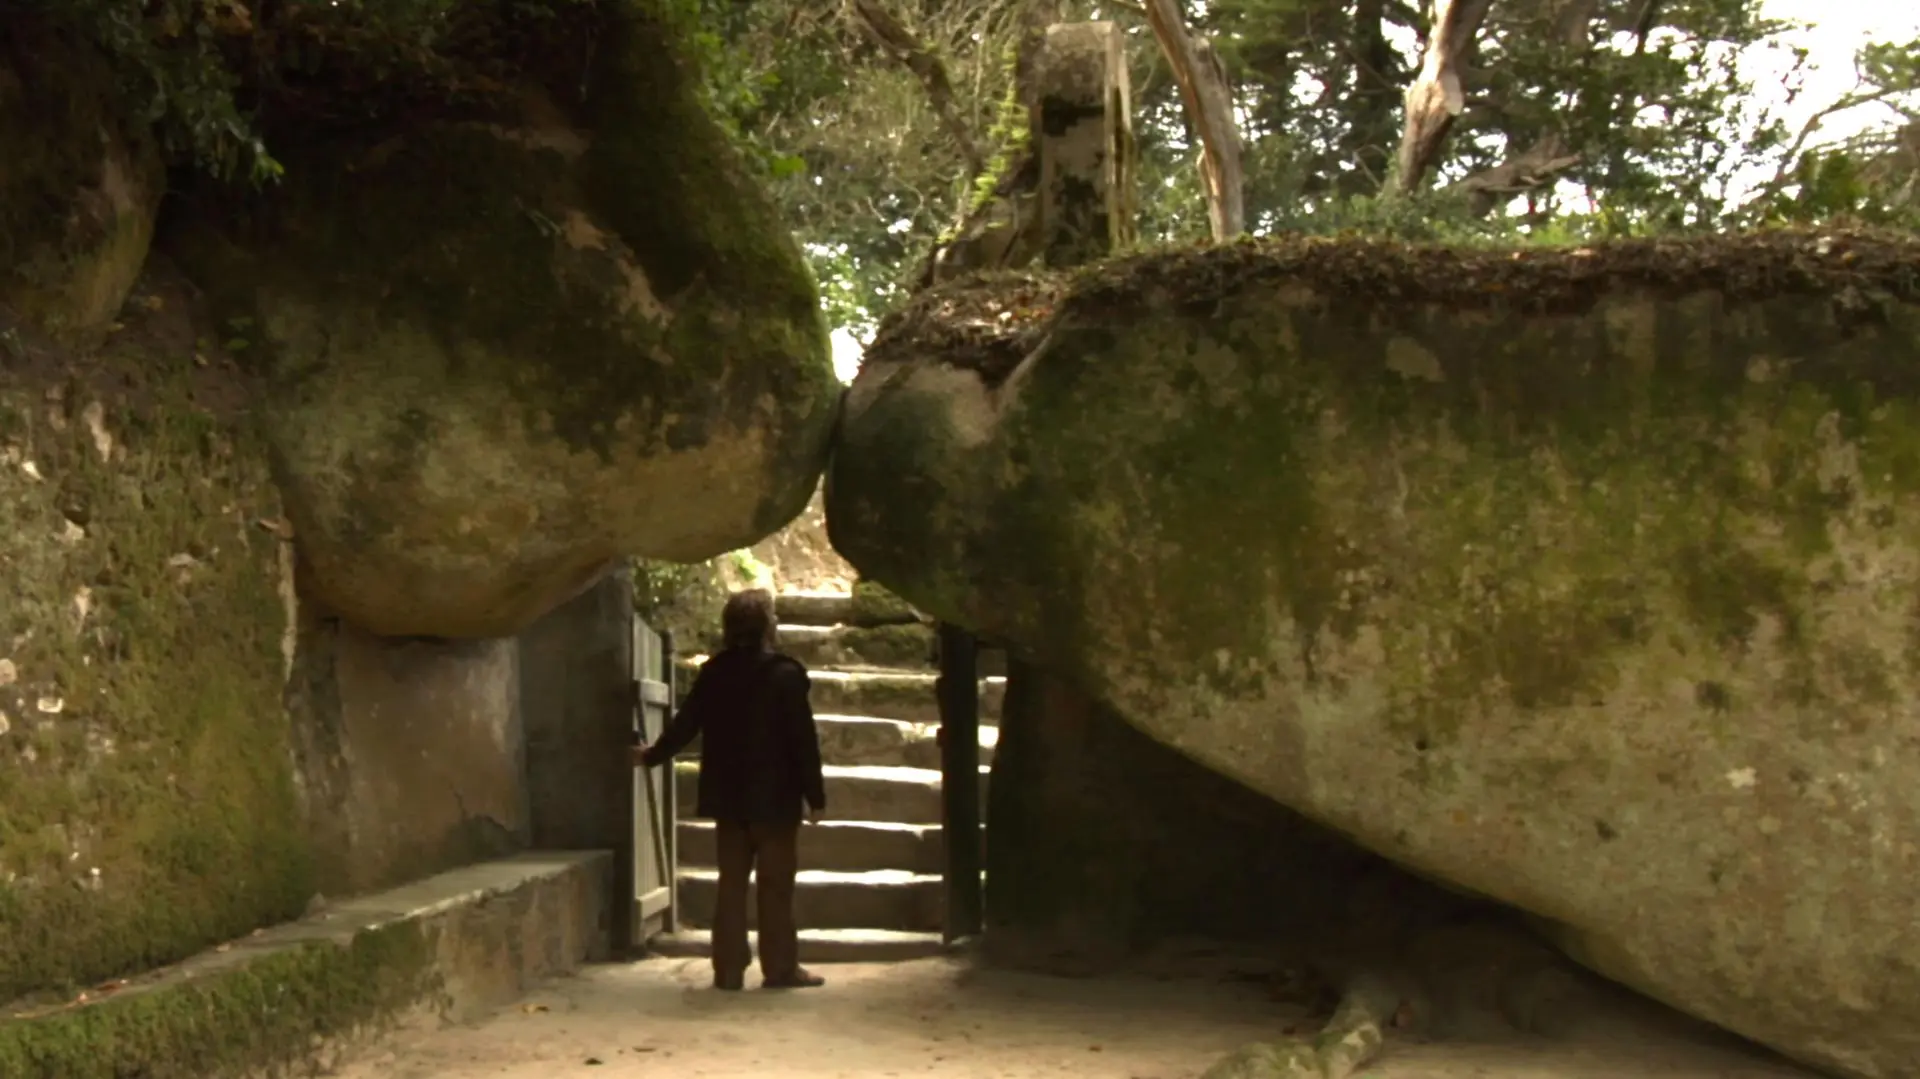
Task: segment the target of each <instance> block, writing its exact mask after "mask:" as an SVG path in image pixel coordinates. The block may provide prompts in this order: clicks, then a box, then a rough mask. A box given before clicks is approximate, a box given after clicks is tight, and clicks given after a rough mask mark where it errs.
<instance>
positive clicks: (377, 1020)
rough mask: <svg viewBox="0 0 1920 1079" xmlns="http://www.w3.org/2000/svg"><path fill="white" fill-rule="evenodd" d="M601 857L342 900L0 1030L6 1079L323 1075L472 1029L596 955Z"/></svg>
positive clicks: (568, 855) (451, 875)
mask: <svg viewBox="0 0 1920 1079" xmlns="http://www.w3.org/2000/svg"><path fill="white" fill-rule="evenodd" d="M611 874H612V858H611V856H610V855H609V854H607V853H605V852H597V851H595V852H538V853H532V854H526V855H521V856H518V857H514V858H508V859H504V860H501V861H496V862H487V863H483V864H481V865H475V866H469V867H467V868H464V869H457V870H453V871H451V872H448V873H443V874H440V875H439V876H435V877H430V878H427V879H426V880H423V881H419V882H417V883H414V884H410V885H406V886H404V887H401V888H396V889H394V890H392V891H389V892H383V893H379V894H376V895H371V896H366V897H363V898H359V899H352V900H343V901H341V902H340V903H338V904H336V905H333V906H330V907H328V908H326V909H325V910H324V911H322V912H320V913H318V914H316V915H314V916H312V917H309V918H305V919H302V920H301V921H298V922H291V923H288V924H285V925H280V926H275V927H273V928H270V929H265V930H261V931H259V932H256V933H255V934H253V935H252V936H250V937H246V938H244V939H242V940H238V941H234V942H232V943H231V944H228V945H223V946H221V947H220V948H217V949H215V950H213V951H210V952H203V953H202V954H200V955H198V956H196V957H194V958H192V959H189V960H187V961H185V962H183V963H180V964H178V965H175V966H172V967H168V968H164V969H162V970H159V971H156V972H153V973H152V974H149V975H144V976H142V977H139V978H136V979H134V980H133V981H131V982H130V983H129V984H127V985H126V986H124V987H123V988H120V989H119V990H118V991H117V992H114V993H113V994H112V995H111V996H104V997H100V998H98V999H97V1000H96V1001H95V1002H92V1003H88V1004H84V1005H81V1006H77V1007H76V1006H66V1007H60V1008H55V1009H49V1010H46V1011H40V1012H27V1013H23V1014H18V1015H15V1016H13V1017H12V1018H9V1019H5V1020H0V1076H6V1077H7V1079H106V1077H113V1076H125V1075H139V1076H141V1077H142V1079H269V1077H271V1079H279V1077H282V1076H291V1075H313V1074H325V1073H327V1072H328V1071H330V1070H331V1069H334V1068H337V1067H339V1066H340V1065H341V1064H343V1063H345V1062H346V1061H348V1060H350V1059H352V1058H353V1057H354V1056H355V1055H357V1054H358V1053H360V1052H362V1051H364V1050H365V1049H367V1048H368V1047H369V1046H370V1045H371V1043H372V1042H374V1041H375V1040H376V1039H378V1038H380V1037H382V1036H384V1035H386V1034H389V1033H391V1032H393V1031H394V1030H397V1029H401V1028H406V1027H413V1026H429V1027H431V1026H440V1025H443V1024H447V1023H458V1022H464V1021H467V1020H470V1019H472V1018H476V1017H478V1016H480V1015H482V1014H485V1013H486V1012H487V1011H490V1010H492V1009H494V1008H497V1007H499V1006H500V1005H502V1004H505V1003H508V1002H510V1001H512V1000H514V999H516V998H518V997H519V996H521V995H523V994H524V993H525V992H527V991H528V990H529V989H531V988H532V987H533V986H534V985H536V984H537V983H538V982H540V981H541V980H542V979H545V978H548V977H552V976H554V975H559V974H564V973H567V972H569V971H571V970H573V969H575V968H576V967H578V966H579V965H580V964H582V963H584V962H588V961H591V960H597V959H605V958H607V957H608V953H609V950H610V946H611V939H610V937H609V928H610V920H609V917H608V915H609V913H610V912H609V911H608V910H607V905H606V903H607V897H608V896H609V895H611V893H612V885H611Z"/></svg>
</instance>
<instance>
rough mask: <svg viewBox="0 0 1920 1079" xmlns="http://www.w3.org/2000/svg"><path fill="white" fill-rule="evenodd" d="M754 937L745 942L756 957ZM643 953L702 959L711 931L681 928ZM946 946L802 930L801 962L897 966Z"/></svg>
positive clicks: (915, 936)
mask: <svg viewBox="0 0 1920 1079" xmlns="http://www.w3.org/2000/svg"><path fill="white" fill-rule="evenodd" d="M757 937H758V934H755V933H749V934H748V935H747V942H748V944H749V945H750V946H752V947H753V948H754V949H755V954H758V949H759V946H760V945H759V941H758V940H757V939H756V938H757ZM647 950H648V951H649V952H651V953H653V954H654V955H659V956H664V957H666V958H669V959H706V958H709V957H710V956H712V955H713V932H712V931H711V930H708V929H682V930H680V931H679V932H677V933H662V934H661V935H659V936H657V937H655V938H653V939H652V940H650V941H648V942H647ZM946 952H947V945H946V941H945V939H944V938H942V936H941V935H940V934H939V933H902V932H900V931H898V930H892V929H802V930H801V931H800V961H801V962H802V963H820V964H825V963H899V962H904V961H906V960H910V959H927V958H931V957H933V956H937V955H944V954H946Z"/></svg>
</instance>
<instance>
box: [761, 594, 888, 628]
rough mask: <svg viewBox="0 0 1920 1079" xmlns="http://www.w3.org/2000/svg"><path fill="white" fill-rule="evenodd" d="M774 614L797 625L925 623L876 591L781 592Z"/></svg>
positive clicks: (775, 601) (886, 595)
mask: <svg viewBox="0 0 1920 1079" xmlns="http://www.w3.org/2000/svg"><path fill="white" fill-rule="evenodd" d="M773 609H774V614H775V616H777V617H778V618H779V619H780V621H782V622H784V623H788V624H791V625H796V626H898V625H909V624H913V623H919V622H924V621H925V619H923V618H921V617H920V615H919V614H918V613H916V612H915V611H914V609H913V608H912V607H909V606H907V604H906V603H905V602H904V601H902V600H900V599H898V598H896V597H894V596H892V595H889V594H887V593H885V592H881V591H879V590H877V589H868V588H860V587H857V586H856V588H855V590H854V592H853V593H851V594H849V593H846V592H782V593H780V594H779V595H778V596H775V597H774V601H773Z"/></svg>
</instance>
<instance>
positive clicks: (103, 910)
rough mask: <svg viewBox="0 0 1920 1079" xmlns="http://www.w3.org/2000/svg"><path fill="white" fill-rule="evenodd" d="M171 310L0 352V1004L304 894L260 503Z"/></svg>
mask: <svg viewBox="0 0 1920 1079" xmlns="http://www.w3.org/2000/svg"><path fill="white" fill-rule="evenodd" d="M185 304H186V299H185V293H184V291H183V290H181V289H179V288H177V287H172V288H169V287H164V286H162V287H151V288H145V287H143V288H141V289H139V290H136V292H135V294H134V296H133V299H132V302H131V303H130V305H129V307H128V310H127V313H126V315H125V316H124V318H123V322H122V324H121V328H120V329H119V330H118V331H117V332H116V333H114V334H113V335H112V336H111V337H110V338H109V340H108V341H107V342H106V344H104V345H103V346H102V347H101V348H99V349H98V350H97V351H96V352H93V353H90V354H84V355H83V354H76V353H72V352H64V351H59V350H56V349H53V348H51V347H50V346H45V345H43V344H42V343H39V342H36V341H34V340H32V338H31V335H30V334H28V333H27V332H26V331H25V330H22V329H20V328H17V327H11V326H9V327H6V329H5V336H4V337H0V595H4V596H5V597H6V598H5V600H4V601H0V1000H4V999H8V998H11V997H14V996H18V995H22V994H27V993H31V992H35V991H40V990H57V989H61V988H63V987H66V986H69V985H75V984H79V985H84V984H87V983H90V982H92V981H95V980H97V979H101V978H105V977H108V976H111V975H116V974H120V973H123V972H125V971H128V970H130V969H137V968H139V967H142V966H145V965H150V964H155V963H161V962H166V961H169V960H173V959H177V958H179V957H181V956H183V955H186V954H189V953H191V952H193V951H195V950H196V949H199V948H202V947H206V946H209V945H212V944H214V943H217V942H219V941H221V940H225V939H229V938H232V937H236V936H240V935H243V934H245V933H246V932H248V931H250V930H252V929H253V928H255V927H257V926H259V925H261V924H264V923H268V922H272V921H275V920H278V919H282V918H287V917H290V916H293V915H296V914H298V913H299V912H300V911H301V910H302V908H303V907H304V906H305V905H306V904H307V902H308V900H309V899H310V898H311V897H312V895H313V893H314V887H315V881H314V868H313V864H312V860H311V857H310V849H309V846H308V843H307V838H306V833H305V828H304V825H303V820H302V813H301V807H300V800H299V797H298V795H297V792H296V788H295V783H294V778H293V770H292V769H291V768H290V767H289V755H288V738H287V713H286V710H285V709H284V707H283V705H282V696H281V694H282V688H283V684H284V681H285V675H286V653H285V651H284V650H285V649H286V648H287V646H288V643H289V642H288V637H287V625H288V619H287V608H286V605H285V601H284V599H283V596H282V591H281V582H282V572H281V565H282V557H283V552H282V543H281V540H280V538H279V537H278V536H277V535H276V534H275V532H274V531H273V528H274V526H275V525H276V524H277V522H278V520H279V501H278V497H277V495H276V493H275V491H274V487H273V484H272V482H271V478H270V476H269V474H268V469H267V465H266V457H265V454H264V453H263V452H262V450H261V447H260V444H259V442H258V440H257V438H256V436H255V435H254V434H253V433H252V432H251V431H250V430H249V429H248V428H247V425H246V423H245V422H244V410H243V409H242V408H241V407H240V406H241V403H242V402H243V401H244V395H243V392H242V389H243V388H242V387H241V386H240V385H238V384H237V383H236V381H235V377H234V375H233V373H232V371H231V370H230V369H229V368H227V367H225V366H224V365H223V364H222V363H221V362H220V361H219V360H218V359H217V357H215V356H213V355H211V354H210V353H209V352H208V351H207V349H206V348H205V345H206V342H203V341H200V340H198V339H197V335H196V334H195V332H194V330H193V325H192V322H191V320H190V319H189V318H188V315H187V312H186V311H185V310H184V306H185Z"/></svg>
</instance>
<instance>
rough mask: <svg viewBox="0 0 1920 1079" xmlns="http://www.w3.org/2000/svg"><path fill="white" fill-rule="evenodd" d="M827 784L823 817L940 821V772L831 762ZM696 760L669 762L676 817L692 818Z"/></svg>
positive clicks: (983, 778) (984, 775)
mask: <svg viewBox="0 0 1920 1079" xmlns="http://www.w3.org/2000/svg"><path fill="white" fill-rule="evenodd" d="M824 771H825V773H826V775H825V779H826V787H827V812H826V817H825V819H826V820H836V821H884V822H888V823H897V824H939V823H940V819H941V817H942V816H943V814H942V812H941V800H940V772H939V771H938V770H937V769H933V768H889V767H885V766H881V765H845V764H830V765H827V766H826V768H825V769H824ZM699 775H700V762H698V761H691V760H677V761H674V762H673V778H674V784H675V788H676V789H675V796H676V797H677V798H678V799H679V805H680V807H681V808H680V815H681V816H683V817H691V816H693V809H694V806H695V805H696V804H697V802H698V799H699ZM987 782H988V771H987V769H985V768H982V769H981V774H980V804H981V805H985V804H986V800H987Z"/></svg>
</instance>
